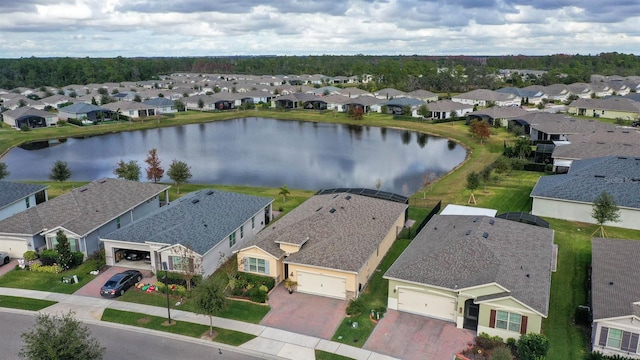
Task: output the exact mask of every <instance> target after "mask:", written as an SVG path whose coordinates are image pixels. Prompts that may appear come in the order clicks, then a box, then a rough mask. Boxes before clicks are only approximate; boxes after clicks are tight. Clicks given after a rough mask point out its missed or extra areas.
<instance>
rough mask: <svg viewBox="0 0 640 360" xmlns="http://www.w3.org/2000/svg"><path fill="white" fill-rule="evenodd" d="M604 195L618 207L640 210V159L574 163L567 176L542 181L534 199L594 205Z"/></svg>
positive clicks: (624, 158) (546, 177) (535, 188)
mask: <svg viewBox="0 0 640 360" xmlns="http://www.w3.org/2000/svg"><path fill="white" fill-rule="evenodd" d="M603 191H605V192H607V193H609V194H610V195H611V196H613V198H614V199H615V201H616V204H618V206H624V207H629V208H636V209H638V208H640V157H635V158H634V157H624V156H620V157H618V156H608V157H602V158H594V159H585V160H574V161H573V163H572V164H571V168H570V169H569V172H568V173H567V174H562V175H551V176H543V177H541V178H540V179H539V180H538V183H537V184H536V186H535V187H534V188H533V191H531V196H532V197H544V198H552V199H562V200H571V201H580V202H585V203H592V202H593V201H594V200H595V198H596V197H597V196H598V195H600V194H601V193H602V192H603Z"/></svg>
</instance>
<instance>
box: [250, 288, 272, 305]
mask: <svg viewBox="0 0 640 360" xmlns="http://www.w3.org/2000/svg"><path fill="white" fill-rule="evenodd" d="M249 299H251V301H253V302H256V303H264V302H266V301H267V299H268V296H267V293H266V292H264V291H262V290H260V288H259V287H254V288H253V289H251V290H249Z"/></svg>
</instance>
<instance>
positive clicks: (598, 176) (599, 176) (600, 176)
mask: <svg viewBox="0 0 640 360" xmlns="http://www.w3.org/2000/svg"><path fill="white" fill-rule="evenodd" d="M604 177H605V176H604V175H596V178H598V179H604Z"/></svg>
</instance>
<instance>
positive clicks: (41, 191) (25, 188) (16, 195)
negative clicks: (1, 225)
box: [0, 181, 48, 220]
mask: <svg viewBox="0 0 640 360" xmlns="http://www.w3.org/2000/svg"><path fill="white" fill-rule="evenodd" d="M47 188H48V186H46V185H38V184H22V183H17V182H11V181H0V220H2V219H6V218H8V217H10V216H12V215H15V214H17V213H19V212H21V211H24V210H27V209H29V208H30V207H32V206H36V205H38V204H40V203H42V202H45V201H47V199H48V195H47Z"/></svg>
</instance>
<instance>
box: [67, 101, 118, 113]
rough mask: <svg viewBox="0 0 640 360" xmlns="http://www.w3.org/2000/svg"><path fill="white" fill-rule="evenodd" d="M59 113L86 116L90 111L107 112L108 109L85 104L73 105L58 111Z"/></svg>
mask: <svg viewBox="0 0 640 360" xmlns="http://www.w3.org/2000/svg"><path fill="white" fill-rule="evenodd" d="M59 111H60V112H65V113H67V114H86V113H90V112H92V111H105V112H106V111H109V109H106V108H103V107H100V106H96V105H92V104H87V103H75V104H73V105H69V106H65V107H63V108H60V109H59Z"/></svg>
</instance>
